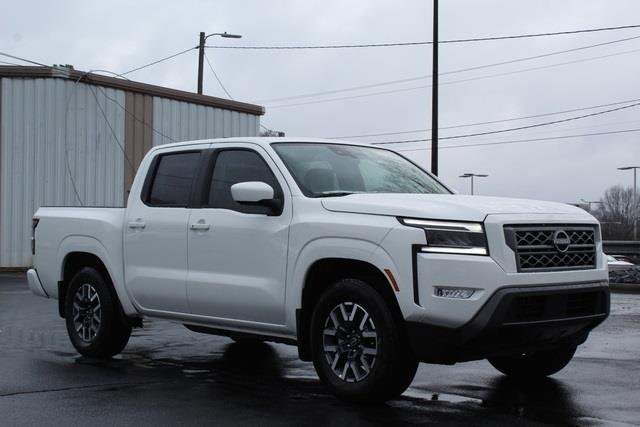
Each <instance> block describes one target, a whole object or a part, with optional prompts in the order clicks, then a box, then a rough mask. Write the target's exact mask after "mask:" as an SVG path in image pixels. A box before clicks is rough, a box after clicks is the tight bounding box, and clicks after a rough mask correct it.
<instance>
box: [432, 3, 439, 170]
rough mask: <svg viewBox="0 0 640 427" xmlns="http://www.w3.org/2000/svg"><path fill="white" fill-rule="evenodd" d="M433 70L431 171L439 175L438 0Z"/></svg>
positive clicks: (434, 32)
mask: <svg viewBox="0 0 640 427" xmlns="http://www.w3.org/2000/svg"><path fill="white" fill-rule="evenodd" d="M432 64H433V70H432V74H431V81H432V85H431V173H433V174H434V175H436V176H437V175H438V0H433V61H432Z"/></svg>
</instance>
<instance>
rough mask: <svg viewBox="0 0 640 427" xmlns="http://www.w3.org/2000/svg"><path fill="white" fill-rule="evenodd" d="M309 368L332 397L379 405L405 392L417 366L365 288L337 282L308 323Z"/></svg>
mask: <svg viewBox="0 0 640 427" xmlns="http://www.w3.org/2000/svg"><path fill="white" fill-rule="evenodd" d="M311 348H312V353H313V364H314V366H315V368H316V371H317V373H318V376H319V377H320V379H321V380H322V381H323V382H324V383H325V384H326V385H328V386H329V387H330V389H331V391H332V392H333V393H334V394H336V395H337V396H338V397H341V398H343V399H346V400H351V401H358V402H381V401H385V400H388V399H391V398H394V397H396V396H398V395H400V394H402V392H403V391H405V390H406V389H407V387H408V386H409V384H411V381H412V380H413V377H414V376H415V373H416V369H417V367H418V362H417V360H416V359H415V357H414V356H413V353H412V352H411V350H410V348H409V346H408V345H407V342H406V338H405V335H404V334H403V332H402V330H401V327H400V325H399V324H398V322H397V321H396V319H395V318H394V316H393V314H392V312H391V310H390V309H389V306H388V305H387V303H386V302H385V301H384V300H383V298H382V297H381V295H380V294H379V293H378V292H377V291H376V290H375V289H373V288H372V287H371V286H370V285H369V284H368V283H366V282H364V281H361V280H357V279H343V280H340V281H338V282H337V283H335V284H334V285H333V286H331V287H330V288H329V289H328V290H327V291H326V292H325V293H324V294H323V295H322V297H321V298H320V300H319V301H318V303H317V305H316V307H315V309H314V312H313V315H312V319H311Z"/></svg>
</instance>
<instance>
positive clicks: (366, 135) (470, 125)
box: [327, 98, 640, 139]
mask: <svg viewBox="0 0 640 427" xmlns="http://www.w3.org/2000/svg"><path fill="white" fill-rule="evenodd" d="M639 101H640V98H636V99H630V100H627V101H618V102H610V103H608V104H600V105H593V106H590V107H580V108H571V109H569V110H562V111H553V112H550V113H541V114H533V115H529V116H519V117H511V118H508V119H499V120H489V121H484V122H472V123H464V124H459V125H451V126H441V127H440V128H439V129H441V130H443V129H459V128H466V127H473V126H481V125H490V124H495V123H505V122H513V121H517V120H525V119H534V118H538V117H548V116H555V115H558V114H565V113H575V112H576V111H584V110H593V109H594V108H604V107H611V106H613V105H621V104H629V103H631V102H639ZM430 130H431V129H415V130H406V131H397V132H382V133H369V134H362V135H342V136H330V137H327V139H349V138H370V137H374V136H390V135H402V134H408V133H420V132H429V131H430Z"/></svg>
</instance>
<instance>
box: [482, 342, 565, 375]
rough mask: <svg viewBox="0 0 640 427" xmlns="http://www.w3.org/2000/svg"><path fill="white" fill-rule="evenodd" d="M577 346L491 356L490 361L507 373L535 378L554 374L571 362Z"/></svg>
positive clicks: (499, 369)
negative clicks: (513, 354)
mask: <svg viewBox="0 0 640 427" xmlns="http://www.w3.org/2000/svg"><path fill="white" fill-rule="evenodd" d="M575 352H576V346H564V347H560V348H555V349H552V350H546V351H538V352H534V353H523V354H519V355H515V356H501V357H492V358H489V363H491V364H492V365H493V367H494V368H496V369H497V370H498V371H500V372H502V373H503V374H505V375H509V376H512V377H517V378H524V379H535V378H543V377H547V376H549V375H553V374H555V373H556V372H559V371H560V370H562V369H563V368H564V367H565V366H567V365H568V364H569V362H570V361H571V359H572V358H573V355H574V354H575Z"/></svg>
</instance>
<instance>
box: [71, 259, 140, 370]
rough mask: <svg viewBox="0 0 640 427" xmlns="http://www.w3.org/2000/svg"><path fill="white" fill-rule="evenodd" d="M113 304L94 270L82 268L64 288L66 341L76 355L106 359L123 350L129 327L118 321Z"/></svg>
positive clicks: (105, 281) (105, 280)
mask: <svg viewBox="0 0 640 427" xmlns="http://www.w3.org/2000/svg"><path fill="white" fill-rule="evenodd" d="M89 294H90V295H91V297H90V298H92V299H90V298H89V297H88V295H89ZM85 295H86V296H87V297H86V298H85ZM74 304H75V308H74ZM117 304H118V302H117V300H116V299H115V296H114V295H113V293H112V289H111V285H110V282H109V278H106V277H103V275H102V274H101V273H99V272H98V271H97V270H95V269H94V268H91V267H84V268H83V269H81V270H80V271H78V272H77V273H76V275H75V276H73V278H72V279H71V281H70V282H69V287H68V289H67V295H66V300H65V320H66V324H67V332H68V333H69V338H70V339H71V343H72V344H73V346H74V347H75V348H76V350H77V351H78V353H80V354H82V355H83V356H87V357H96V358H110V357H111V356H114V355H116V354H118V353H120V352H121V351H122V350H123V349H124V347H125V346H126V345H127V342H128V341H129V337H130V336H131V326H130V325H128V324H127V323H126V322H125V321H124V319H122V316H121V315H120V312H119V310H118V306H117ZM94 316H95V317H94ZM96 318H99V321H98V320H95V319H96ZM79 323H81V325H80V328H81V329H78V328H79V326H78V325H79Z"/></svg>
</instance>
